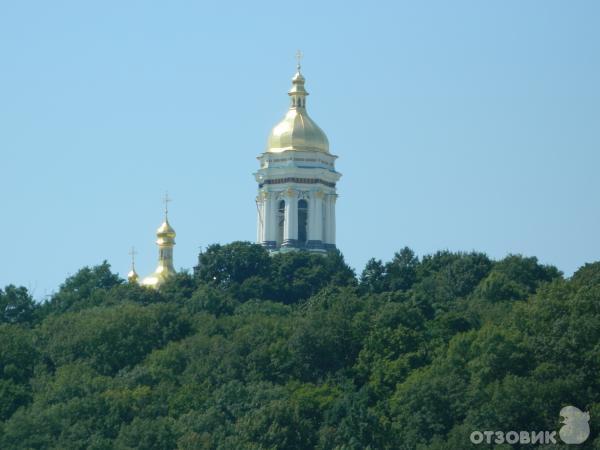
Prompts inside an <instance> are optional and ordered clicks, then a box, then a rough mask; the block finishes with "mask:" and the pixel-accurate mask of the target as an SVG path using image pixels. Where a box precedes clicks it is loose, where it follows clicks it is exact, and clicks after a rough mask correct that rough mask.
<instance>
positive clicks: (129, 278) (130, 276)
mask: <svg viewBox="0 0 600 450" xmlns="http://www.w3.org/2000/svg"><path fill="white" fill-rule="evenodd" d="M138 278H139V276H138V274H137V272H136V271H135V269H133V268H132V269H131V270H130V271H129V273H128V274H127V281H129V282H130V283H137V280H138Z"/></svg>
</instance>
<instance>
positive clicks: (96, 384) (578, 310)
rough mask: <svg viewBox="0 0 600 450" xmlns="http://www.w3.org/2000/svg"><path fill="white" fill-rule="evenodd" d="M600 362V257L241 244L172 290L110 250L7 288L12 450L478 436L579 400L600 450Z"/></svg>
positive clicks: (1, 408)
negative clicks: (271, 250) (35, 289)
mask: <svg viewBox="0 0 600 450" xmlns="http://www.w3.org/2000/svg"><path fill="white" fill-rule="evenodd" d="M599 374H600V262H596V263H591V264H586V265H584V266H582V267H581V268H580V269H579V270H578V271H577V272H576V273H575V274H574V275H573V276H571V277H568V278H567V277H565V276H564V275H563V274H562V273H561V272H560V271H558V270H557V269H556V268H555V267H552V266H547V265H543V264H540V263H539V262H538V260H537V259H536V258H535V257H524V256H520V255H509V256H507V257H506V258H504V259H502V260H497V261H496V260H492V259H490V258H489V257H488V256H486V255H485V254H483V253H477V252H470V253H460V252H450V251H439V252H437V253H435V254H432V255H426V256H423V257H421V258H419V257H418V256H417V255H415V253H414V252H413V251H412V250H410V249H409V248H404V249H401V250H399V251H398V252H397V253H396V254H395V255H394V257H393V258H392V260H390V261H387V262H384V261H381V260H377V259H372V260H370V261H369V262H368V263H367V265H366V267H365V268H364V270H363V271H362V273H360V274H359V275H358V276H357V274H355V273H354V271H353V270H352V269H351V268H350V267H349V266H348V265H347V264H346V263H345V261H344V258H343V256H342V254H341V253H339V252H332V253H329V254H327V255H326V256H321V255H315V254H310V253H306V252H290V253H282V254H275V255H272V256H271V255H269V254H268V252H267V251H266V250H265V249H263V248H262V247H260V246H258V245H255V244H250V243H246V242H233V243H231V244H228V245H218V244H215V245H212V246H210V247H208V248H207V249H206V251H205V252H204V253H202V254H201V255H200V263H199V266H198V267H197V268H196V269H195V270H194V273H188V272H185V271H181V272H179V273H178V274H177V275H176V276H174V277H173V278H172V279H170V280H169V281H168V282H166V283H165V284H164V285H163V286H161V287H160V289H159V290H151V289H147V288H142V287H140V286H137V285H132V284H129V283H127V282H126V281H125V280H123V279H121V278H120V277H119V276H118V275H116V274H115V273H113V272H112V271H111V268H110V265H109V264H108V263H107V262H104V263H102V264H99V265H97V266H94V267H84V268H83V269H81V270H80V271H79V272H77V273H76V274H75V275H73V276H71V277H69V278H67V279H66V280H65V282H64V283H63V284H62V285H61V286H60V288H59V289H58V291H57V292H56V293H55V294H53V295H52V296H51V297H50V298H48V299H47V300H46V301H44V302H41V303H40V302H36V301H34V299H33V298H32V297H31V295H30V293H29V292H28V291H27V289H25V288H23V287H16V286H13V285H9V286H6V287H4V288H3V289H0V448H7V449H8V448H10V449H21V448H23V449H29V448H33V449H38V448H56V449H88V448H89V449H113V448H117V449H133V448H143V449H174V448H180V449H312V448H317V449H421V450H425V449H428V450H442V449H468V448H490V446H489V445H486V444H481V445H473V444H471V443H470V441H469V436H470V433H471V432H472V431H474V430H482V431H483V430H505V431H506V430H517V431H519V430H530V431H531V430H558V429H559V428H560V426H561V425H560V422H559V419H560V417H559V411H560V410H561V408H562V407H563V406H565V405H574V406H577V407H578V408H580V409H581V410H582V411H589V413H590V417H591V421H590V428H591V430H592V433H591V435H590V437H589V439H588V441H587V442H586V443H585V444H584V445H582V446H579V447H578V448H600V437H598V430H599V429H600V376H599ZM545 447H546V448H548V446H545ZM496 448H511V447H510V446H509V445H507V444H504V446H496Z"/></svg>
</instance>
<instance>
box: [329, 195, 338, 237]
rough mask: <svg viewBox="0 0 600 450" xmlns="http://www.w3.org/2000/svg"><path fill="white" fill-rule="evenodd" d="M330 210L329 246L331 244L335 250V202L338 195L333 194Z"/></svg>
mask: <svg viewBox="0 0 600 450" xmlns="http://www.w3.org/2000/svg"><path fill="white" fill-rule="evenodd" d="M330 197H331V198H330V200H329V202H330V208H331V213H330V217H329V226H330V227H331V233H330V237H329V244H331V246H332V248H335V202H336V200H337V194H331V196H330Z"/></svg>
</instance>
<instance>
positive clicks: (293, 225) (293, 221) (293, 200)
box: [281, 188, 298, 248]
mask: <svg viewBox="0 0 600 450" xmlns="http://www.w3.org/2000/svg"><path fill="white" fill-rule="evenodd" d="M285 195H286V201H285V223H284V229H283V244H282V245H281V246H282V247H292V248H294V247H297V246H298V193H297V192H296V191H294V190H293V189H291V188H290V189H288V190H287V191H286V192H285Z"/></svg>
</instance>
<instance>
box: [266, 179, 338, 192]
mask: <svg viewBox="0 0 600 450" xmlns="http://www.w3.org/2000/svg"><path fill="white" fill-rule="evenodd" d="M284 183H299V184H322V185H323V186H327V187H331V188H335V183H331V182H329V181H325V180H321V179H320V178H298V177H288V178H276V179H272V180H264V181H263V182H262V183H259V184H258V188H259V189H262V187H263V186H265V185H269V184H284Z"/></svg>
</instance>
